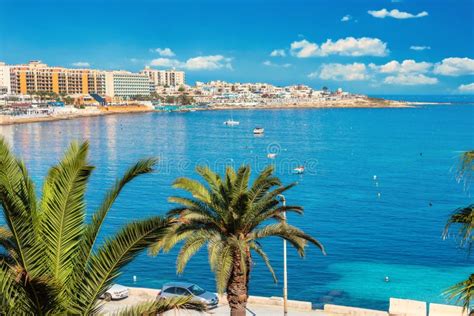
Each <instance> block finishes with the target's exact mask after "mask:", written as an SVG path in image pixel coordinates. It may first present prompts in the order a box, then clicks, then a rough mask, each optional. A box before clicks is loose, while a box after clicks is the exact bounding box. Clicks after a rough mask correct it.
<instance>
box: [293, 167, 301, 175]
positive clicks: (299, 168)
mask: <svg viewBox="0 0 474 316" xmlns="http://www.w3.org/2000/svg"><path fill="white" fill-rule="evenodd" d="M293 172H294V173H296V174H302V173H304V166H299V167H296V168H295V169H293Z"/></svg>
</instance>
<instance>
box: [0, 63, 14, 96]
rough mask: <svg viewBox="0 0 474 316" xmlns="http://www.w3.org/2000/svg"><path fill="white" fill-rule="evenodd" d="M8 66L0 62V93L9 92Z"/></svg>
mask: <svg viewBox="0 0 474 316" xmlns="http://www.w3.org/2000/svg"><path fill="white" fill-rule="evenodd" d="M10 93H11V83H10V66H8V65H6V64H5V63H3V62H0V94H10Z"/></svg>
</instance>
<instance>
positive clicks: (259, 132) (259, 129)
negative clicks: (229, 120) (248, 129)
mask: <svg viewBox="0 0 474 316" xmlns="http://www.w3.org/2000/svg"><path fill="white" fill-rule="evenodd" d="M264 132H265V130H264V129H263V127H255V128H254V129H253V133H254V134H255V135H262V134H263V133H264Z"/></svg>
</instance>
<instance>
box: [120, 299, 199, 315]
mask: <svg viewBox="0 0 474 316" xmlns="http://www.w3.org/2000/svg"><path fill="white" fill-rule="evenodd" d="M191 299H192V298H191V297H173V298H166V299H165V298H161V299H157V300H150V301H146V302H143V303H140V304H136V305H133V306H131V307H128V308H125V309H123V310H121V311H119V312H117V313H114V314H113V315H117V316H144V315H150V316H151V315H157V314H158V315H159V314H162V313H165V312H168V311H171V310H179V309H187V310H196V311H205V310H206V306H205V305H204V304H202V303H199V302H196V301H191Z"/></svg>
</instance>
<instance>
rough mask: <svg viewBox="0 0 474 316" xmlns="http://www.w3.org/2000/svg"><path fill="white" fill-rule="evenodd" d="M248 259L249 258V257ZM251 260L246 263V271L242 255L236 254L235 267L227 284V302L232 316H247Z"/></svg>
mask: <svg viewBox="0 0 474 316" xmlns="http://www.w3.org/2000/svg"><path fill="white" fill-rule="evenodd" d="M247 259H248V257H247ZM248 263H249V259H248V260H246V261H245V264H246V265H247V267H246V269H245V268H244V267H243V266H242V259H241V254H240V253H239V252H237V251H236V252H235V253H234V267H233V269H232V273H231V275H230V279H229V283H228V284H227V301H228V302H229V306H230V315H231V316H245V315H246V307H247V298H248V286H247V285H248V277H247V276H248V273H249V269H250V265H249V264H248Z"/></svg>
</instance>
